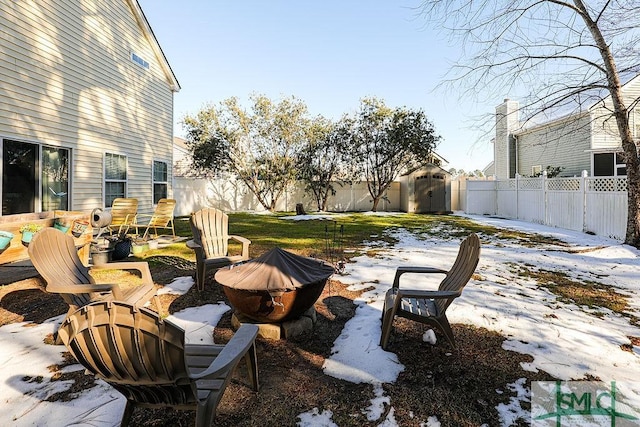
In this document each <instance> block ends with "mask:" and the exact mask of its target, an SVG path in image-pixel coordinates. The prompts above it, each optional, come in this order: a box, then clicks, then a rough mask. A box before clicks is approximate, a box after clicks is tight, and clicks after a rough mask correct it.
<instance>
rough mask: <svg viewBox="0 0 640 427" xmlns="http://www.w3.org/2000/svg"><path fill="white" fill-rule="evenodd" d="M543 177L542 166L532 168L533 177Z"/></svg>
mask: <svg viewBox="0 0 640 427" xmlns="http://www.w3.org/2000/svg"><path fill="white" fill-rule="evenodd" d="M540 175H542V165H535V166H531V176H534V177H535V176H540Z"/></svg>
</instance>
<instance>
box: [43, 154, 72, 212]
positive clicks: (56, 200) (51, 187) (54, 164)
mask: <svg viewBox="0 0 640 427" xmlns="http://www.w3.org/2000/svg"><path fill="white" fill-rule="evenodd" d="M41 182H42V186H41V187H42V210H43V211H53V210H68V209H67V208H68V206H69V201H68V200H69V150H65V149H62V148H54V147H42V180H41Z"/></svg>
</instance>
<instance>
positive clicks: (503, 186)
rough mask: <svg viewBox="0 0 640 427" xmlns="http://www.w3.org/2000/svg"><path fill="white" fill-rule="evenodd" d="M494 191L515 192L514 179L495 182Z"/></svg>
mask: <svg viewBox="0 0 640 427" xmlns="http://www.w3.org/2000/svg"><path fill="white" fill-rule="evenodd" d="M496 189H498V190H515V189H516V180H515V179H506V180H501V181H496Z"/></svg>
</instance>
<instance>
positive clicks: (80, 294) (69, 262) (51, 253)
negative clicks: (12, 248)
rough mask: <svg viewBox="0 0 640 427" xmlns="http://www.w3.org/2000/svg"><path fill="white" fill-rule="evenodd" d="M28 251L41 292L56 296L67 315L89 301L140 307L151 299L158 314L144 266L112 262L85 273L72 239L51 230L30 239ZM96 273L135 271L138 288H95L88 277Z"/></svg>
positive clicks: (152, 286) (114, 286)
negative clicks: (42, 283) (42, 284)
mask: <svg viewBox="0 0 640 427" xmlns="http://www.w3.org/2000/svg"><path fill="white" fill-rule="evenodd" d="M28 251H29V257H30V258H31V262H32V263H33V265H34V267H35V268H36V270H38V273H40V275H41V276H42V278H43V279H44V280H45V282H47V286H46V288H45V290H46V291H47V292H51V293H57V294H60V296H61V297H62V299H63V300H64V301H65V302H66V303H67V304H69V312H68V314H69V313H72V312H74V311H76V310H77V309H78V308H80V307H82V306H84V305H86V304H88V303H90V302H92V301H97V300H113V299H115V300H119V301H126V302H129V303H131V304H133V305H136V306H142V305H144V304H146V303H147V302H148V301H149V300H151V299H152V298H153V299H154V302H155V304H156V306H157V308H158V310H160V307H161V306H160V300H159V299H158V297H157V295H156V289H155V287H154V285H153V279H152V278H151V272H150V271H149V264H147V263H146V262H112V263H107V264H105V265H101V266H93V267H92V268H91V269H89V267H87V266H85V265H84V264H82V262H81V261H80V258H79V257H78V252H77V248H76V247H75V245H74V242H73V237H71V236H69V235H67V234H64V233H63V232H62V231H60V230H56V229H55V228H51V227H49V228H44V229H42V230H40V231H38V232H37V233H36V234H35V235H34V236H33V239H31V243H30V244H29V249H28ZM97 269H115V270H138V271H140V274H141V275H142V284H141V285H138V286H132V287H131V288H128V289H121V288H120V287H119V286H118V285H117V284H97V283H96V281H95V279H94V278H93V276H91V274H89V272H90V271H91V270H97Z"/></svg>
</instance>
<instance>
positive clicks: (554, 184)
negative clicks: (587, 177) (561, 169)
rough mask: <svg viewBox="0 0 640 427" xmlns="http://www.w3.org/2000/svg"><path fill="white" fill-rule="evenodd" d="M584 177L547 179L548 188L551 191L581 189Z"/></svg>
mask: <svg viewBox="0 0 640 427" xmlns="http://www.w3.org/2000/svg"><path fill="white" fill-rule="evenodd" d="M581 180H582V178H554V179H548V180H547V190H550V191H580V181H581Z"/></svg>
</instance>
